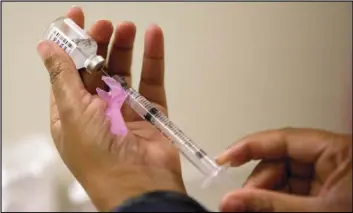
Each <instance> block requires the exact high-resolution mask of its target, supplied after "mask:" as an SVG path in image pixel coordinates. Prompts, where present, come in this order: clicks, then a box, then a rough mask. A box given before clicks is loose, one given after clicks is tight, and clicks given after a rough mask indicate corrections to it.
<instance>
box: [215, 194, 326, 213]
mask: <svg viewBox="0 0 353 213" xmlns="http://www.w3.org/2000/svg"><path fill="white" fill-rule="evenodd" d="M318 207H320V200H318V199H315V198H313V197H300V196H295V195H288V194H283V193H278V192H272V191H267V190H261V189H241V190H238V191H235V192H231V193H229V194H228V195H226V196H225V197H224V199H223V200H222V202H221V205H220V209H221V210H222V211H226V212H231V211H233V212H306V211H313V210H316V211H317V210H318Z"/></svg>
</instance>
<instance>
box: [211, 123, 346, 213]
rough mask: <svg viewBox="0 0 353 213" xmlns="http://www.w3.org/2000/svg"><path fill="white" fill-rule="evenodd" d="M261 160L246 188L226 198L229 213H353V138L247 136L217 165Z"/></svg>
mask: <svg viewBox="0 0 353 213" xmlns="http://www.w3.org/2000/svg"><path fill="white" fill-rule="evenodd" d="M251 160H260V163H259V164H258V165H257V166H256V167H255V169H254V171H253V172H252V174H251V175H250V176H249V177H248V179H247V181H246V182H245V184H244V187H243V188H242V189H240V190H236V191H233V192H230V193H229V194H227V195H226V196H225V197H224V198H223V201H222V203H221V205H220V209H221V210H222V211H226V212H244V211H246V212H308V211H309V212H311V211H319V212H320V211H321V212H327V211H330V212H352V136H351V135H343V134H335V133H332V132H327V131H322V130H314V129H296V128H285V129H279V130H268V131H264V132H259V133H255V134H252V135H249V136H246V137H245V138H243V139H242V140H240V141H239V142H238V143H236V144H235V145H234V146H232V147H230V148H229V149H228V150H226V151H225V152H224V153H222V154H221V155H220V156H219V157H218V159H217V161H218V163H219V164H224V163H227V162H230V163H231V164H232V165H233V166H235V167H238V166H241V165H243V164H245V163H246V162H249V161H251Z"/></svg>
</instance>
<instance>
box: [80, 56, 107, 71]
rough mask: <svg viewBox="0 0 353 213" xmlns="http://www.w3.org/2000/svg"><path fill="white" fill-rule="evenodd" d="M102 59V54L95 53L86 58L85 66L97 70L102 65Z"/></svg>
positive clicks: (90, 69)
mask: <svg viewBox="0 0 353 213" xmlns="http://www.w3.org/2000/svg"><path fill="white" fill-rule="evenodd" d="M104 61H105V59H104V58H103V57H102V56H100V55H97V56H95V57H93V58H89V59H87V61H86V63H85V67H86V69H87V70H89V71H98V70H99V69H100V68H102V66H103V65H104Z"/></svg>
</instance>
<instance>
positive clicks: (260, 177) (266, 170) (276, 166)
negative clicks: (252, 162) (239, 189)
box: [244, 161, 287, 189]
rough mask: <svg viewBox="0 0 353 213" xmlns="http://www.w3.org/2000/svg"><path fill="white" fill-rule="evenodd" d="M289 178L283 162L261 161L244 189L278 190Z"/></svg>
mask: <svg viewBox="0 0 353 213" xmlns="http://www.w3.org/2000/svg"><path fill="white" fill-rule="evenodd" d="M286 177H287V173H286V165H285V162H283V161H261V162H260V163H259V164H258V165H257V166H256V167H255V169H254V170H253V172H252V173H251V174H250V176H249V177H248V179H247V180H246V182H245V184H244V188H262V189H276V188H278V187H279V186H281V185H283V184H284V182H285V180H286Z"/></svg>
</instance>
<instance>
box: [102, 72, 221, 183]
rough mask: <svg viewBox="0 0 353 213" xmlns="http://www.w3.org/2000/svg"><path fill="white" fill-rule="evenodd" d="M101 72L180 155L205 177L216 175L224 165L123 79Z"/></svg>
mask: <svg viewBox="0 0 353 213" xmlns="http://www.w3.org/2000/svg"><path fill="white" fill-rule="evenodd" d="M101 72H102V73H103V74H104V75H106V76H109V77H112V78H114V79H115V80H116V81H117V82H119V83H120V84H121V86H122V87H123V88H124V89H125V92H126V93H127V95H128V96H127V100H126V102H127V103H128V105H129V106H130V107H131V108H132V109H133V110H134V111H135V112H136V113H137V114H138V115H139V116H141V117H142V118H143V119H144V120H146V121H148V122H149V123H151V124H152V125H153V126H154V127H156V128H157V129H158V130H159V131H160V132H161V133H163V134H164V135H165V136H166V137H167V138H168V139H169V140H170V141H171V142H172V143H173V144H174V145H176V146H177V147H178V148H179V150H180V152H181V153H182V155H183V156H184V157H186V158H187V159H188V160H189V161H190V162H191V163H192V164H193V165H194V166H195V167H196V168H197V169H198V170H199V171H200V172H201V173H203V174H204V175H206V177H207V178H213V177H215V176H217V175H218V174H219V173H220V172H221V171H223V170H224V168H225V167H221V166H219V165H218V164H217V163H216V162H215V161H214V160H213V159H212V158H210V157H209V156H208V155H207V154H206V152H205V151H204V150H202V149H201V148H199V147H198V146H197V145H196V144H195V143H194V142H193V141H192V140H191V139H190V138H189V137H187V136H186V135H185V134H184V132H182V131H181V130H180V129H179V128H178V127H177V126H176V125H175V124H174V123H173V122H171V121H170V120H169V119H168V118H167V117H166V116H165V115H164V114H163V113H162V112H161V111H159V110H158V109H157V107H156V106H155V105H154V104H152V103H151V102H150V101H148V100H147V99H146V98H145V97H143V96H142V95H141V94H139V93H138V92H137V91H136V90H134V89H133V88H131V87H128V86H127V84H126V82H125V80H124V79H122V78H121V77H119V76H118V75H112V76H110V75H109V74H108V73H107V72H106V70H105V68H102V69H101Z"/></svg>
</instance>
